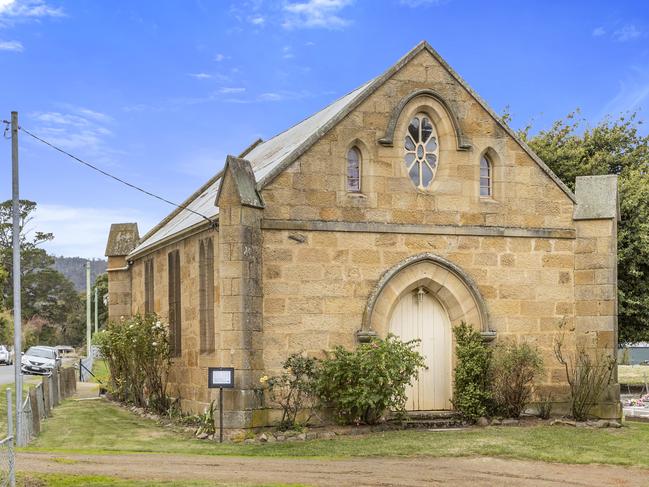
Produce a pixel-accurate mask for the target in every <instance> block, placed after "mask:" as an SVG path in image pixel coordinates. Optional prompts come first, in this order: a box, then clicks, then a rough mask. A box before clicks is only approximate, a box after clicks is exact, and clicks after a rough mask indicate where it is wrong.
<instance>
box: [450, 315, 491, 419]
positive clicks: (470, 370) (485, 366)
mask: <svg viewBox="0 0 649 487" xmlns="http://www.w3.org/2000/svg"><path fill="white" fill-rule="evenodd" d="M453 334H454V335H455V343H456V346H455V354H456V357H457V361H456V365H455V381H454V383H453V386H454V390H453V405H454V406H455V408H456V409H457V410H458V411H459V412H460V413H461V414H462V416H464V418H466V419H467V420H469V421H473V422H475V421H477V420H478V419H479V418H480V417H482V416H488V415H489V413H490V412H491V408H492V393H491V384H490V380H489V379H490V367H491V356H492V350H491V349H490V348H489V347H488V346H487V345H486V344H485V343H484V340H483V339H482V335H480V333H479V332H478V331H476V330H475V329H474V328H473V327H472V326H471V325H467V324H466V323H464V322H462V323H460V324H459V325H458V326H456V327H454V328H453Z"/></svg>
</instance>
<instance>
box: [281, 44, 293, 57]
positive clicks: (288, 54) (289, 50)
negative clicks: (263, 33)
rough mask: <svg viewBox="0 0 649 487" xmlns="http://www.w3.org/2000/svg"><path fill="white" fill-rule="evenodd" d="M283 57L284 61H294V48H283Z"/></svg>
mask: <svg viewBox="0 0 649 487" xmlns="http://www.w3.org/2000/svg"><path fill="white" fill-rule="evenodd" d="M282 57H283V58H284V59H293V58H294V57H295V54H293V48H292V47H291V46H284V47H283V48H282Z"/></svg>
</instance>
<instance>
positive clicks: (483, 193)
mask: <svg viewBox="0 0 649 487" xmlns="http://www.w3.org/2000/svg"><path fill="white" fill-rule="evenodd" d="M491 168H492V166H491V161H490V160H489V158H488V157H487V156H486V155H483V156H482V157H481V158H480V197H482V198H489V197H491V196H492V191H491Z"/></svg>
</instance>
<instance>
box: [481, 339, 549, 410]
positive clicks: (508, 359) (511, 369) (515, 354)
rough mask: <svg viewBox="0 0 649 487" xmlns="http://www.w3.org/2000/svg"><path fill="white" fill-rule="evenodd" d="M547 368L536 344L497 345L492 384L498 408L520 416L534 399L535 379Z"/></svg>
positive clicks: (506, 343) (508, 343) (496, 408)
mask: <svg viewBox="0 0 649 487" xmlns="http://www.w3.org/2000/svg"><path fill="white" fill-rule="evenodd" d="M542 370H543V359H542V358H541V354H540V353H539V351H538V349H537V348H536V347H532V346H531V345H529V344H527V343H522V344H520V345H519V344H517V343H512V342H504V343H499V344H498V345H496V347H495V349H494V353H493V357H492V360H491V388H492V394H493V400H494V406H495V412H496V413H498V414H500V415H502V416H505V417H508V418H518V417H520V415H521V413H523V412H524V411H525V408H526V407H527V405H528V404H529V403H530V401H531V399H532V394H533V392H534V389H533V387H534V379H536V378H537V377H538V375H539V374H540V373H541V371H542Z"/></svg>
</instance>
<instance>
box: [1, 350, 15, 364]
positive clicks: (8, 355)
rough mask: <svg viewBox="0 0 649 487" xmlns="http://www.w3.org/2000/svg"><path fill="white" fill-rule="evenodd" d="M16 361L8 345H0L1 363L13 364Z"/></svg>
mask: <svg viewBox="0 0 649 487" xmlns="http://www.w3.org/2000/svg"><path fill="white" fill-rule="evenodd" d="M13 363H14V353H13V352H12V351H11V350H8V349H7V347H6V346H4V345H0V364H4V365H11V364H13Z"/></svg>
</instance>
